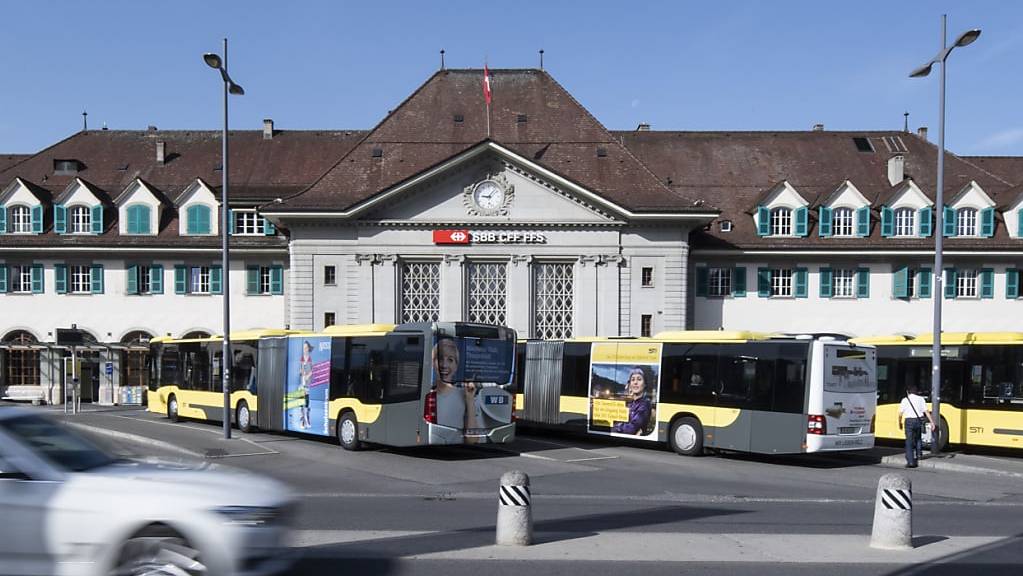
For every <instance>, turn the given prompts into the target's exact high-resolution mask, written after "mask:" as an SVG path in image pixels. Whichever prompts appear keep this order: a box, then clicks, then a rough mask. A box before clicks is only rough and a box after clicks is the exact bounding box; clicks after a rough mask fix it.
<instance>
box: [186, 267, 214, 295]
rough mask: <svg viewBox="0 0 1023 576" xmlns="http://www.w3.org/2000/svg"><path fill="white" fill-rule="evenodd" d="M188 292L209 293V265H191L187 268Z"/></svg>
mask: <svg viewBox="0 0 1023 576" xmlns="http://www.w3.org/2000/svg"><path fill="white" fill-rule="evenodd" d="M188 292H189V293H190V294H209V293H210V267H209V266H192V267H191V268H189V269H188Z"/></svg>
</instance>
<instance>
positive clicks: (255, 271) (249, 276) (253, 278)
mask: <svg viewBox="0 0 1023 576" xmlns="http://www.w3.org/2000/svg"><path fill="white" fill-rule="evenodd" d="M245 293H246V294H259V266H247V267H246V268H245Z"/></svg>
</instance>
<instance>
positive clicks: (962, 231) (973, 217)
mask: <svg viewBox="0 0 1023 576" xmlns="http://www.w3.org/2000/svg"><path fill="white" fill-rule="evenodd" d="M976 235H977V209H976V208H960V209H959V210H956V236H976Z"/></svg>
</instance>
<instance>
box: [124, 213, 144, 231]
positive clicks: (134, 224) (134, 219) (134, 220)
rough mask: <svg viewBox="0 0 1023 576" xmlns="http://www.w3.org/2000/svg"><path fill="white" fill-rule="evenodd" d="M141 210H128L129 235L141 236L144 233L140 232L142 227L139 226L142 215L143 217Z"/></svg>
mask: <svg viewBox="0 0 1023 576" xmlns="http://www.w3.org/2000/svg"><path fill="white" fill-rule="evenodd" d="M139 208H141V207H140V206H128V210H127V212H128V234H141V233H142V232H141V231H140V228H141V225H140V224H139V222H140V221H141V218H142V215H141V210H139Z"/></svg>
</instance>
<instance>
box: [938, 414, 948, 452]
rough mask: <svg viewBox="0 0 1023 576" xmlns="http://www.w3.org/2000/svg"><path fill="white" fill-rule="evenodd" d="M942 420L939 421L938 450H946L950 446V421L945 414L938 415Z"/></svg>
mask: <svg viewBox="0 0 1023 576" xmlns="http://www.w3.org/2000/svg"><path fill="white" fill-rule="evenodd" d="M938 418H939V419H940V420H941V422H938V427H939V428H940V430H938V451H939V452H944V451H945V449H946V448H948V421H947V420H945V417H944V416H939V417H938Z"/></svg>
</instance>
